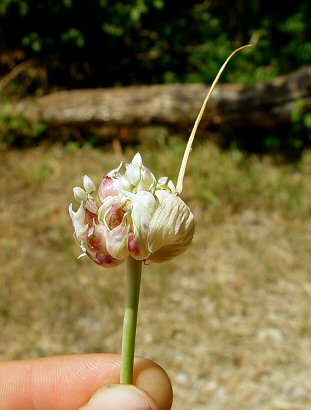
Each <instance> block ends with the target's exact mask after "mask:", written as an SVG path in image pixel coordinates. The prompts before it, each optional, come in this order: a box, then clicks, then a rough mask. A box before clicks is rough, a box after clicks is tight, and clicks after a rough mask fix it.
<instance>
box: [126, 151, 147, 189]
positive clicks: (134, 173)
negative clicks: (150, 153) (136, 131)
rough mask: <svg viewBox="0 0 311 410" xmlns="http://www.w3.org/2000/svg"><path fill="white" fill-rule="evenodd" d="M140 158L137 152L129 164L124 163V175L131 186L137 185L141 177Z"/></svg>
mask: <svg viewBox="0 0 311 410" xmlns="http://www.w3.org/2000/svg"><path fill="white" fill-rule="evenodd" d="M142 164H143V162H142V159H141V156H140V154H139V153H137V154H136V155H135V156H134V158H133V160H132V162H131V163H130V164H126V171H125V177H126V178H127V180H128V181H129V183H130V184H131V185H133V186H135V187H136V186H137V185H138V184H139V182H140V178H141V167H142Z"/></svg>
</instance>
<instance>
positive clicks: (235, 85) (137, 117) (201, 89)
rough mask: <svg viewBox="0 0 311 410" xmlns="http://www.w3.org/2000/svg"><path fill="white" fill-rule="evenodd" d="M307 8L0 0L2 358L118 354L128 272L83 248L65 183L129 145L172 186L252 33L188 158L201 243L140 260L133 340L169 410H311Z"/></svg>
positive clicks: (139, 0) (310, 44) (118, 156)
mask: <svg viewBox="0 0 311 410" xmlns="http://www.w3.org/2000/svg"><path fill="white" fill-rule="evenodd" d="M310 20H311V3H310V2H308V1H305V2H285V3H284V2H283V4H282V5H281V7H280V4H278V3H277V2H275V3H273V2H259V1H257V0H251V1H249V2H243V1H239V0H235V1H230V2H229V1H226V0H218V1H213V2H212V1H194V2H190V1H180V0H179V1H175V0H172V1H170V2H164V1H162V0H150V1H147V0H146V1H144V0H135V1H134V0H132V1H123V2H121V1H114V2H109V1H106V0H97V1H95V0H89V1H87V2H83V1H74V0H63V1H60V0H57V1H55V0H54V1H52V0H51V1H50V0H45V1H35V0H1V2H0V47H1V54H0V94H1V95H0V108H1V110H0V160H1V167H0V176H1V196H0V209H1V213H0V223H1V227H2V229H1V236H0V259H1V266H0V326H1V329H2V335H1V338H0V357H1V358H2V359H4V360H6V359H22V358H29V357H41V356H46V355H52V354H63V353H65V354H67V353H68V354H69V353H84V352H102V351H109V352H119V351H120V345H121V328H122V316H123V305H124V300H123V294H124V282H125V266H120V267H117V268H113V269H111V270H108V269H107V270H106V269H103V268H100V267H98V266H96V265H95V264H92V263H91V262H90V261H88V260H86V259H80V260H77V256H78V255H79V249H78V247H77V246H76V245H75V243H74V239H73V235H72V226H71V221H70V218H69V216H68V205H69V203H70V202H72V201H73V195H72V188H73V187H74V186H79V185H80V186H81V185H82V177H83V175H84V174H87V175H89V176H90V177H91V178H92V179H93V180H94V181H95V182H96V184H97V186H98V184H99V183H100V181H101V178H102V177H103V175H104V174H105V173H106V172H108V171H109V170H111V169H112V168H115V167H116V166H117V165H118V164H119V162H120V160H123V161H125V162H129V161H130V160H131V159H132V156H133V155H134V154H135V153H136V152H137V151H140V152H141V154H142V156H143V160H144V163H145V165H146V166H148V167H149V168H150V169H151V170H152V172H153V173H154V174H155V175H156V177H161V176H163V175H167V176H169V177H170V178H171V179H172V180H173V181H175V180H176V177H177V175H178V170H179V166H180V162H181V158H182V154H183V151H184V148H185V144H186V140H187V137H188V135H189V133H190V131H191V128H192V123H193V120H194V119H195V117H196V115H197V112H198V109H199V107H200V104H201V102H202V98H201V96H204V94H206V91H207V90H208V85H209V84H211V82H212V81H213V79H214V77H215V75H216V74H217V71H218V69H219V68H220V66H221V65H222V63H223V62H224V60H225V59H226V58H227V56H228V55H229V54H230V52H232V51H233V50H234V49H235V48H237V47H239V46H242V45H244V44H248V43H252V44H254V47H253V48H252V49H250V50H248V51H244V52H242V53H240V54H238V55H237V56H236V57H234V59H233V60H232V61H231V62H230V64H229V66H228V68H227V69H226V71H225V73H224V75H223V76H222V78H221V84H219V86H217V87H218V88H216V90H215V93H214V96H213V97H212V99H211V102H210V111H209V109H207V112H206V114H205V117H206V120H205V122H204V121H203V123H202V125H201V127H200V130H199V132H198V138H197V140H196V141H195V143H194V148H193V151H192V154H191V156H190V160H189V164H188V168H187V173H186V179H185V186H184V191H183V195H182V196H183V199H184V200H185V202H186V203H187V204H188V205H189V206H190V208H191V209H192V211H193V212H194V214H195V218H196V235H195V238H194V243H193V246H192V247H191V248H190V249H189V250H188V251H187V253H185V254H184V255H182V256H180V257H179V258H178V259H176V260H173V261H171V262H169V263H166V264H161V265H157V264H154V265H149V266H145V267H144V272H143V277H142V293H141V303H140V314H139V324H138V334H137V354H138V355H142V356H146V357H149V358H151V359H153V360H155V361H156V362H158V363H159V364H160V365H161V366H163V367H164V368H165V369H166V371H167V372H168V374H169V376H170V377H171V379H172V383H173V387H174V392H175V402H174V407H173V408H174V410H186V409H193V410H203V409H212V410H218V409H226V410H234V409H239V410H241V409H243V410H244V409H245V410H246V409H256V410H268V409H269V410H270V409H275V410H281V409H288V410H290V409H293V410H295V409H301V410H304V409H308V408H310V407H311V327H310V326H311V316H310V308H311V279H310V266H311V264H310V252H311V219H310V216H311V184H310V176H311V150H310V142H311V139H310V132H311V131H310V130H311V109H310V106H311V102H310V101H311V98H310V95H311V72H310V62H311V25H310ZM103 96H104V97H103ZM162 96H163V98H162ZM150 101H151V102H152V104H151V105H150ZM184 101H186V102H187V104H186V105H185V104H184V103H183V102H184ZM213 101H214V102H213ZM98 107H99V108H98ZM208 108H209V107H208ZM155 109H156V110H157V113H156V115H154V116H153V115H152V114H148V115H147V114H146V113H149V111H150V112H151V113H152V112H153V110H155ZM88 112H90V114H87V113H88Z"/></svg>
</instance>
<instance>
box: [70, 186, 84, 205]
mask: <svg viewBox="0 0 311 410" xmlns="http://www.w3.org/2000/svg"><path fill="white" fill-rule="evenodd" d="M73 195H74V197H75V200H76V201H78V202H85V201H86V200H87V193H86V192H85V191H84V189H82V188H80V187H79V186H76V187H74V188H73Z"/></svg>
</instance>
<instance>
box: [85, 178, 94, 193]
mask: <svg viewBox="0 0 311 410" xmlns="http://www.w3.org/2000/svg"><path fill="white" fill-rule="evenodd" d="M83 186H84V189H85V191H86V192H87V193H88V194H90V193H91V192H93V191H95V190H96V186H95V184H94V182H93V181H92V180H91V178H90V177H88V176H87V175H84V177H83Z"/></svg>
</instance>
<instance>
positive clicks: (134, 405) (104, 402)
mask: <svg viewBox="0 0 311 410" xmlns="http://www.w3.org/2000/svg"><path fill="white" fill-rule="evenodd" d="M83 410H156V408H155V407H154V404H153V403H152V401H151V399H149V398H148V396H147V395H146V394H145V393H144V392H142V391H141V390H139V389H138V388H137V387H135V386H132V385H125V384H124V385H122V384H115V385H111V386H108V387H103V388H102V389H100V390H98V391H97V392H96V393H95V394H94V395H93V396H92V397H91V400H90V401H89V402H88V403H87V405H86V406H85V407H83Z"/></svg>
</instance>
